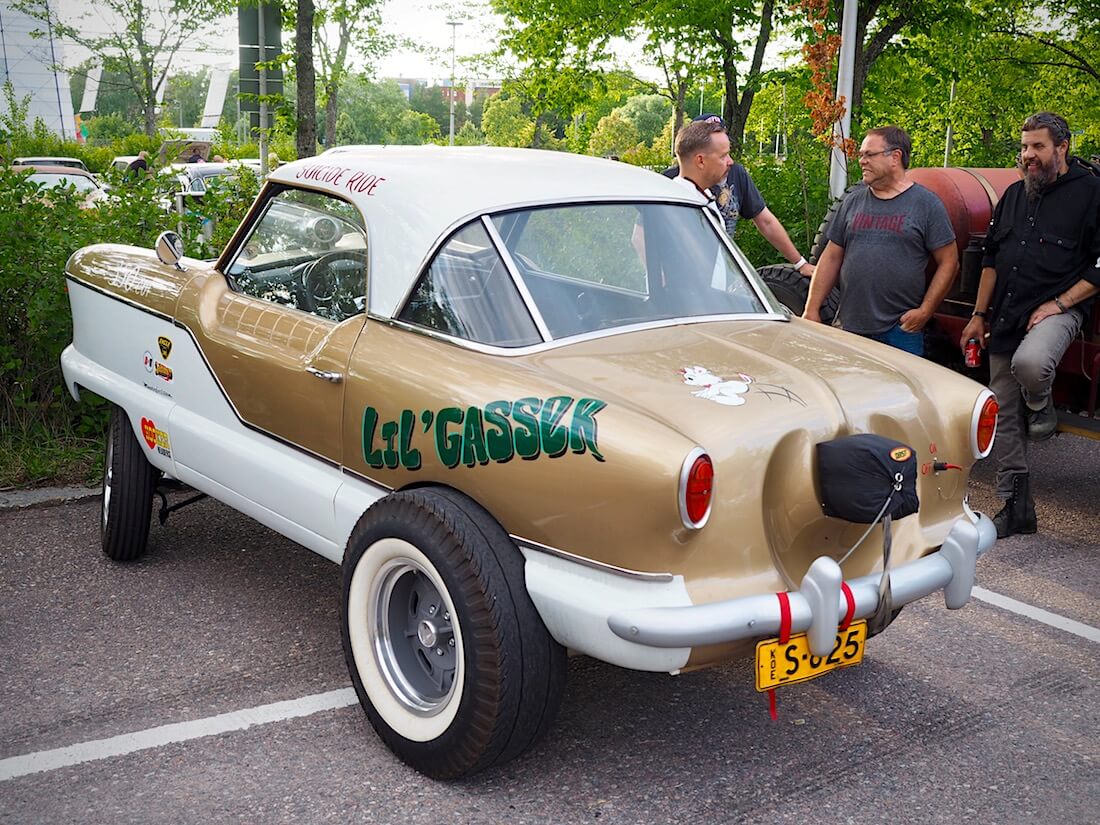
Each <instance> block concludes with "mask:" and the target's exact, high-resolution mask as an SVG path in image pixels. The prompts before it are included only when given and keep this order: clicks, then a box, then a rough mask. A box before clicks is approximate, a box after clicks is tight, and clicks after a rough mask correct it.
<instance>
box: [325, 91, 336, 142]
mask: <svg viewBox="0 0 1100 825" xmlns="http://www.w3.org/2000/svg"><path fill="white" fill-rule="evenodd" d="M338 91H339V89H337V87H336V86H335V84H333V85H330V86H329V87H328V88H326V89H325V148H326V149H331V148H332V147H333V146H335V145H336V95H337V93H338Z"/></svg>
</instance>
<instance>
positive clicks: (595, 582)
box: [520, 547, 692, 673]
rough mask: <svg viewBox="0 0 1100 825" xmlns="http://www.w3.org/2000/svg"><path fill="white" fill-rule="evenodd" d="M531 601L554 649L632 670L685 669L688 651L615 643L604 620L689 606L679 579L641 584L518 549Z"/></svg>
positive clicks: (613, 636)
mask: <svg viewBox="0 0 1100 825" xmlns="http://www.w3.org/2000/svg"><path fill="white" fill-rule="evenodd" d="M520 549H521V550H522V551H523V555H524V557H525V558H526V561H527V563H526V565H525V576H526V579H527V591H528V592H529V593H530V594H531V601H533V602H534V603H535V608H536V609H537V610H538V611H539V615H540V616H541V617H542V621H543V623H544V624H545V625H546V627H547V629H548V630H549V631H550V635H551V636H553V637H554V638H555V639H557V641H558V642H559V643H560V644H563V645H565V646H566V647H568V648H570V649H572V650H576V651H578V652H580V653H586V654H588V655H589V656H594V657H595V658H597V659H600V660H602V661H605V662H609V663H610V664H613V665H618V666H619V667H627V668H630V669H632V670H647V671H654V672H666V673H675V672H676V671H678V670H680V669H681V668H682V667H684V665H686V664H687V661H688V657H689V656H690V655H691V648H690V647H683V648H655V647H645V646H643V645H638V644H634V643H633V642H628V641H626V640H625V639H620V638H619V637H618V636H616V635H615V634H614V633H612V632H611V628H609V627H608V626H607V617H608V616H610V615H611V614H612V613H616V612H618V611H620V610H628V609H632V608H637V607H686V606H690V605H691V604H692V601H691V597H690V596H689V595H688V592H687V588H686V587H685V586H684V579H683V576H675V577H673V579H672V580H671V581H642V580H639V579H633V578H629V577H627V576H623V575H620V574H617V573H610V572H604V571H602V570H598V569H595V568H592V567H587V566H585V565H581V564H577V563H576V562H572V561H569V560H568V559H563V558H560V557H558V556H553V555H551V554H549V553H543V552H541V551H538V550H533V549H530V548H527V547H520Z"/></svg>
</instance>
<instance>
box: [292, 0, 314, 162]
mask: <svg viewBox="0 0 1100 825" xmlns="http://www.w3.org/2000/svg"><path fill="white" fill-rule="evenodd" d="M295 50H296V51H297V55H296V57H295V63H294V65H295V70H296V73H297V76H298V86H297V88H298V130H297V139H296V143H297V149H298V157H299V158H311V157H313V156H314V155H315V154H317V79H316V72H315V71H314V68H313V0H298V25H297V29H296V41H295Z"/></svg>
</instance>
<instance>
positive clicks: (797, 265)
mask: <svg viewBox="0 0 1100 825" xmlns="http://www.w3.org/2000/svg"><path fill="white" fill-rule="evenodd" d="M807 263H809V261H807V260H806V256H805V255H803V256H802V257H800V258H799V259H798V260H797V261H795V262H794V263H793V264H791V266H793V267H794V268H795V269H802V267H804V266H805V265H806V264H807Z"/></svg>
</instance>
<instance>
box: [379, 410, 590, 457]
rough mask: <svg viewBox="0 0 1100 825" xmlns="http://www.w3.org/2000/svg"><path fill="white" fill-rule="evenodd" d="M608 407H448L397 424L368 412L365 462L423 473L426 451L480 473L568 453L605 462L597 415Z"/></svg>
mask: <svg viewBox="0 0 1100 825" xmlns="http://www.w3.org/2000/svg"><path fill="white" fill-rule="evenodd" d="M606 406H607V403H606V402H604V401H600V400H599V399H597V398H581V399H579V400H577V401H576V403H574V399H573V398H571V397H570V396H567V395H555V396H553V397H551V398H547V399H542V398H534V397H526V398H520V399H518V400H516V401H490V402H489V403H488V404H486V405H485V406H483V407H466V408H462V407H443V408H442V409H439V410H423V411H421V413H420V414H419V415H416V414H415V413H414V412H413V411H412V410H402V411H401V414H400V416H398V418H397V419H396V420H382V419H381V417H380V416H379V414H378V410H376V409H375V408H374V407H367V408H366V409H364V410H363V460H364V461H366V463H367V464H368V465H369V466H371V467H375V468H379V469H380V468H382V467H386V468H388V469H391V470H394V469H396V468H398V467H403V468H405V469H406V470H419V469H420V467H421V464H422V461H421V452H420V447H418V446H416V444H415V442H418V441H420V442H422V446H423V447H424V448H425V449H434V451H435V454H436V456H437V457H438V459H439V461H440V463H441V464H443V466H444V467H448V468H454V467H457V466H458V465H459V464H462V465H465V466H466V467H474V466H477V465H479V464H488V463H489V462H490V461H494V462H496V463H498V464H503V463H505V462H507V461H511V460H512V459H513V458H515V457H516V456H519V457H520V458H521V459H524V460H526V461H532V460H534V459H537V458H539V457H540V456H543V455H545V456H546V457H547V458H558V457H560V456H563V455H565V453H566V452H573V453H575V454H577V455H582V454H584V453H590V454H591V455H592V457H593V458H594V459H596V461H603V460H604V458H603V455H601V454H600V449H599V445H598V440H597V428H596V414H597V413H599V411H600V410H602V409H603V408H604V407H606Z"/></svg>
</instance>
